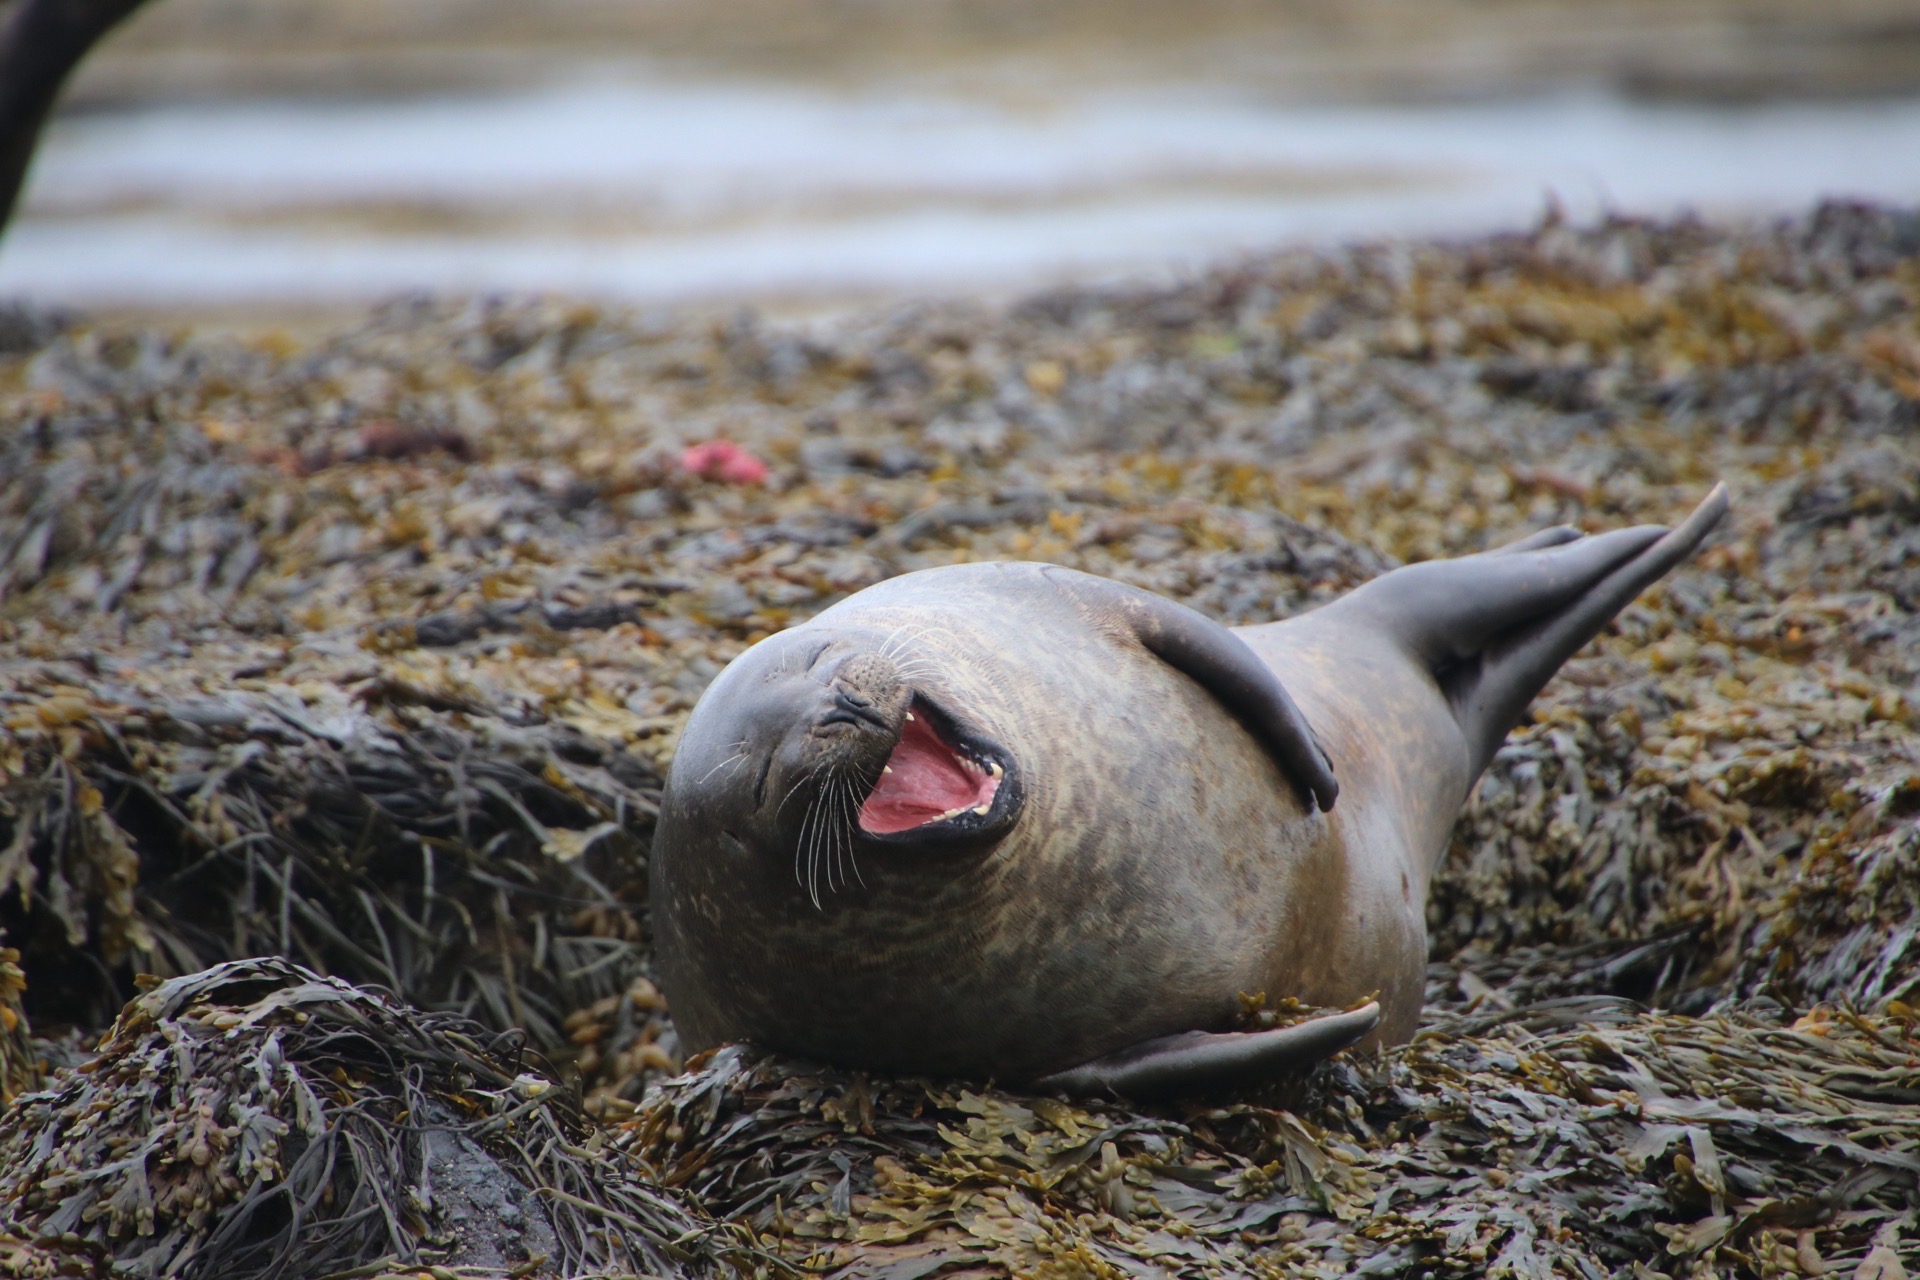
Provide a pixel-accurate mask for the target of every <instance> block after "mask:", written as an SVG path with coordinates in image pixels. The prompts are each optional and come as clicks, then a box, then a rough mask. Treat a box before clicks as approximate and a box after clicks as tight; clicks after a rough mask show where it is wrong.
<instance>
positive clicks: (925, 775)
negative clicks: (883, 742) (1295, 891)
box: [860, 699, 1006, 836]
mask: <svg viewBox="0 0 1920 1280" xmlns="http://www.w3.org/2000/svg"><path fill="white" fill-rule="evenodd" d="M916 713H917V714H916ZM1005 776H1006V774H1005V770H1004V769H1003V768H1002V767H1001V765H1000V763H999V762H998V761H996V760H993V759H991V758H987V757H986V756H985V753H976V752H974V751H972V750H970V749H968V748H967V747H965V746H961V745H958V744H956V743H955V742H953V741H951V740H949V737H948V735H947V734H945V733H942V732H941V728H940V724H939V723H938V717H937V716H936V715H934V714H931V713H930V709H929V708H928V707H927V705H926V704H925V703H924V702H921V701H919V700H918V699H916V700H915V702H914V704H913V708H912V710H909V711H908V712H907V718H906V723H905V724H904V725H903V726H902V727H901V730H900V741H899V742H898V743H897V744H895V746H894V748H893V754H892V755H890V756H888V757H887V764H886V768H885V769H883V770H882V771H881V773H880V780H879V781H878V782H876V783H875V784H874V787H873V791H872V793H871V794H870V795H868V796H867V799H866V803H865V804H863V805H861V806H860V829H861V830H862V831H865V832H866V833H867V834H868V835H876V836H886V835H896V834H898V833H900V832H902V831H912V830H915V829H917V828H920V827H927V826H933V825H934V824H937V823H947V822H954V821H956V820H960V819H969V818H970V819H972V820H973V821H971V822H968V823H966V824H965V825H969V826H971V825H974V822H977V821H978V820H979V819H982V818H985V817H986V816H987V815H988V814H989V813H991V812H992V811H993V803H994V799H995V797H996V796H997V795H998V794H999V792H1000V784H1001V782H1002V780H1003V779H1004V778H1005Z"/></svg>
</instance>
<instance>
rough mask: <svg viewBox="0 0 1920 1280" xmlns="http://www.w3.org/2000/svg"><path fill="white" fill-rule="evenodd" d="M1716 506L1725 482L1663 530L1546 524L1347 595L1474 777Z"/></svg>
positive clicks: (1683, 550)
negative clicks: (1402, 660) (1430, 687)
mask: <svg viewBox="0 0 1920 1280" xmlns="http://www.w3.org/2000/svg"><path fill="white" fill-rule="evenodd" d="M1727 506H1728V503H1727V487H1726V486H1725V485H1724V484H1721V485H1715V486H1714V488H1713V492H1712V493H1709V494H1708V495H1707V497H1706V500H1705V501H1704V502H1702V503H1701V504H1700V505H1699V506H1698V507H1697V508H1695V510H1694V512H1693V514H1692V515H1691V516H1688V517H1687V519H1686V521H1685V522H1684V523H1682V524H1680V525H1679V526H1677V527H1676V528H1673V529H1667V528H1664V527H1662V526H1660V525H1643V526H1641V527H1638V528H1633V529H1617V530H1614V531H1613V532H1611V533H1602V534H1597V535H1595V536H1593V537H1583V536H1582V535H1580V534H1579V533H1578V532H1577V531H1575V530H1573V529H1570V528H1567V527H1565V526H1562V527H1560V528H1555V529H1545V530H1542V531H1541V532H1539V533H1536V534H1534V535H1532V536H1531V537H1528V538H1524V539H1522V540H1521V541H1519V542H1516V543H1514V544H1512V545H1511V546H1507V547H1502V548H1500V549H1499V550H1497V551H1489V552H1485V553H1483V554H1481V555H1475V556H1465V557H1462V558H1461V559H1458V560H1432V561H1427V562H1426V563H1423V564H1415V565H1408V566H1407V567H1406V568H1404V569H1396V570H1395V571H1394V572H1392V573H1389V574H1386V575H1384V576H1383V577H1380V578H1378V579H1376V580H1375V581H1373V582H1370V583H1368V584H1367V585H1366V586H1364V587H1362V588H1360V590H1358V591H1356V592H1354V593H1353V595H1352V596H1350V597H1348V599H1349V600H1351V601H1352V602H1353V606H1354V607H1356V608H1361V609H1365V610H1366V611H1367V612H1369V613H1371V614H1373V615H1375V617H1376V619H1377V621H1378V623H1379V624H1380V625H1381V626H1382V628H1383V629H1385V630H1386V631H1387V632H1388V633H1389V634H1391V635H1394V636H1396V637H1398V638H1399V639H1400V640H1401V641H1402V642H1403V643H1404V644H1406V645H1407V646H1408V648H1410V649H1411V650H1412V651H1413V652H1414V653H1415V654H1416V655H1417V656H1418V657H1420V658H1421V659H1422V660H1424V661H1425V663H1426V664H1427V668H1428V669H1429V670H1430V671H1432V672H1433V674H1434V678H1435V679H1436V680H1438V681H1439V683H1440V687H1441V688H1442V689H1443V690H1445V692H1446V695H1447V699H1448V701H1449V702H1451V703H1452V705H1453V713H1454V718H1455V719H1456V720H1457V721H1458V722H1459V724H1460V731H1461V733H1462V734H1463V735H1464V736H1465V737H1466V741H1467V748H1468V751H1469V752H1470V754H1471V757H1472V762H1473V773H1474V775H1475V776H1478V774H1479V772H1480V770H1482V769H1484V768H1486V766H1487V762H1488V761H1490V760H1492V759H1493V753H1494V752H1495V751H1498V750H1499V749H1500V743H1501V742H1502V740H1504V739H1505V738H1506V736H1507V730H1509V729H1511V728H1512V727H1513V726H1514V724H1515V723H1516V722H1517V721H1518V720H1519V719H1520V715H1521V713H1522V712H1523V711H1525V710H1526V706H1527V703H1528V702H1530V701H1532V699H1533V696H1534V695H1535V694H1536V693H1538V692H1540V690H1541V688H1542V687H1544V686H1545V685H1546V683H1547V681H1548V680H1550V679H1552V678H1553V673H1554V672H1556V671H1558V670H1559V669H1560V665H1561V664H1562V663H1564V662H1565V661H1566V660H1567V659H1568V658H1570V657H1572V656H1573V655H1574V653H1576V652H1577V651H1578V650H1579V648H1580V646H1582V645H1584V644H1585V643H1586V642H1587V641H1588V640H1590V639H1592V638H1593V637H1594V636H1595V635H1596V634H1598V632H1599V631H1600V628H1602V627H1604V626H1606V625H1607V623H1608V622H1609V621H1610V620H1611V619H1612V618H1613V616H1614V615H1615V614H1617V613H1619V612H1620V610H1622V609H1624V608H1626V607H1627V605H1628V604H1629V603H1631V602H1632V600H1633V598H1634V597H1635V596H1637V595H1639V594H1640V592H1641V591H1643V590H1645V589H1646V588H1647V587H1648V586H1649V585H1651V584H1652V583H1653V582H1654V581H1655V580H1656V579H1658V578H1659V577H1660V576H1661V575H1663V574H1665V573H1666V572H1667V571H1668V570H1669V569H1671V568H1673V566H1674V565H1676V564H1678V563H1679V562H1680V561H1682V560H1684V559H1685V558H1686V557H1687V556H1688V555H1690V554H1692V552H1693V550H1694V549H1695V548H1696V547H1698V546H1699V545H1700V543H1701V540H1702V539H1704V538H1705V537H1706V536H1707V534H1708V533H1709V532H1710V531H1711V530H1712V529H1713V527H1714V526H1715V525H1716V524H1718V523H1719V522H1720V519H1721V517H1723V516H1724V515H1726V513H1727Z"/></svg>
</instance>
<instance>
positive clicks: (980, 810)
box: [973, 800, 993, 818]
mask: <svg viewBox="0 0 1920 1280" xmlns="http://www.w3.org/2000/svg"><path fill="white" fill-rule="evenodd" d="M991 808H993V801H991V800H989V801H987V802H986V803H985V804H977V805H975V806H973V811H974V812H975V813H977V814H979V815H980V816H981V817H983V818H984V817H986V816H987V810H989V809H991Z"/></svg>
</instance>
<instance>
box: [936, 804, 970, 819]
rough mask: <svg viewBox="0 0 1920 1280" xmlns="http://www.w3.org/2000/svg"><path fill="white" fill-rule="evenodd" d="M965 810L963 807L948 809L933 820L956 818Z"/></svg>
mask: <svg viewBox="0 0 1920 1280" xmlns="http://www.w3.org/2000/svg"><path fill="white" fill-rule="evenodd" d="M965 812H966V809H965V808H964V807H963V808H959V809H949V810H947V811H946V812H945V813H943V814H941V815H940V816H939V817H937V818H935V819H934V821H935V822H945V821H946V820H947V819H948V818H957V817H959V816H960V815H961V814H963V813H965Z"/></svg>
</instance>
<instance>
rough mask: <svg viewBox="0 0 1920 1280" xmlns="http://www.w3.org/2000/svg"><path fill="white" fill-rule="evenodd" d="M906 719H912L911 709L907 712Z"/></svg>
mask: <svg viewBox="0 0 1920 1280" xmlns="http://www.w3.org/2000/svg"><path fill="white" fill-rule="evenodd" d="M907 719H909V720H911V719H913V712H911V711H909V712H907Z"/></svg>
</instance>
